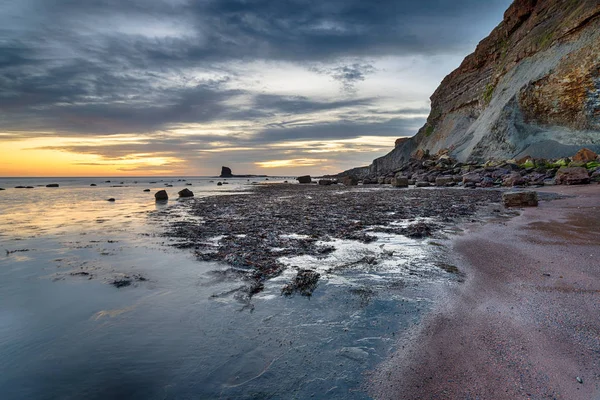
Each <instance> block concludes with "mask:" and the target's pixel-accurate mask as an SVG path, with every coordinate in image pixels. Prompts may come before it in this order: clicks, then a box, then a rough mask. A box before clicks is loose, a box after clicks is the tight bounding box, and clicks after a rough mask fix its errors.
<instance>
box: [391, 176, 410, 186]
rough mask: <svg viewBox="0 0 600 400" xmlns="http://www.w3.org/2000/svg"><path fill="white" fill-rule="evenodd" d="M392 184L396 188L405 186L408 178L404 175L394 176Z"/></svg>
mask: <svg viewBox="0 0 600 400" xmlns="http://www.w3.org/2000/svg"><path fill="white" fill-rule="evenodd" d="M392 186H393V187H398V188H407V187H408V178H407V177H405V176H396V177H395V178H394V179H392Z"/></svg>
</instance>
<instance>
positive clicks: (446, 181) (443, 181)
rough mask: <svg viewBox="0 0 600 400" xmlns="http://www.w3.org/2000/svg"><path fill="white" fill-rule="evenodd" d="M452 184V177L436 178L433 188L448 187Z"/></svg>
mask: <svg viewBox="0 0 600 400" xmlns="http://www.w3.org/2000/svg"><path fill="white" fill-rule="evenodd" d="M452 184H454V177H452V176H448V175H445V176H438V177H437V178H435V186H448V185H452Z"/></svg>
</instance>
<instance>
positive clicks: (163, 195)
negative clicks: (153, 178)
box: [154, 190, 169, 201]
mask: <svg viewBox="0 0 600 400" xmlns="http://www.w3.org/2000/svg"><path fill="white" fill-rule="evenodd" d="M154 198H155V199H156V201H165V200H169V195H168V194H167V191H166V190H159V191H158V192H156V193H154Z"/></svg>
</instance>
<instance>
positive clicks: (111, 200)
mask: <svg viewBox="0 0 600 400" xmlns="http://www.w3.org/2000/svg"><path fill="white" fill-rule="evenodd" d="M106 201H110V202H111V203H112V202H113V201H116V200H115V199H114V197H111V198H110V199H108V200H106Z"/></svg>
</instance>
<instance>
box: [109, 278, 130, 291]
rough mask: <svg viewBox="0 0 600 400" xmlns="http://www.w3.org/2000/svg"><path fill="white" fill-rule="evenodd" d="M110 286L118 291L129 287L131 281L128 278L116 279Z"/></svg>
mask: <svg viewBox="0 0 600 400" xmlns="http://www.w3.org/2000/svg"><path fill="white" fill-rule="evenodd" d="M110 284H111V285H113V286H114V287H116V288H117V289H120V288H122V287H127V286H130V285H131V279H130V278H129V277H123V278H117V279H114V280H112V281H110Z"/></svg>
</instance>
